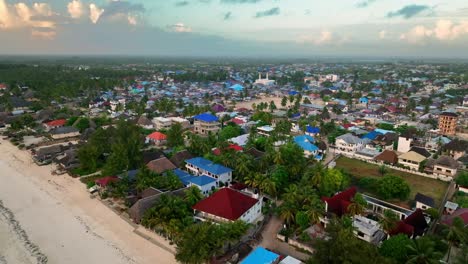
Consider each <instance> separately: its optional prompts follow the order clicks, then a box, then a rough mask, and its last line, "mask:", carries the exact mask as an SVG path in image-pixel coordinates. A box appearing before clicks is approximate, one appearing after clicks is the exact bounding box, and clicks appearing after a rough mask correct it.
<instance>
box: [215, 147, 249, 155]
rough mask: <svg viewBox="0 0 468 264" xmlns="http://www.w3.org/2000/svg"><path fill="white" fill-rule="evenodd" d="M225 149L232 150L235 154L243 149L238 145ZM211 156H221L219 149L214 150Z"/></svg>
mask: <svg viewBox="0 0 468 264" xmlns="http://www.w3.org/2000/svg"><path fill="white" fill-rule="evenodd" d="M227 149H232V150H234V151H235V152H238V151H243V150H244V148H242V147H241V146H239V145H236V144H230V145H229V146H228V147H227ZM213 154H215V155H216V156H219V155H221V149H219V148H216V149H214V150H213Z"/></svg>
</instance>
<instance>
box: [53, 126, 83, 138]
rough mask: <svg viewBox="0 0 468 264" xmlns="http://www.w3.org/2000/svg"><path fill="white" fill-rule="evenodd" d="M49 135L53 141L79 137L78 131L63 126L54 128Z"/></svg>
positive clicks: (74, 128)
mask: <svg viewBox="0 0 468 264" xmlns="http://www.w3.org/2000/svg"><path fill="white" fill-rule="evenodd" d="M49 133H50V135H51V136H52V138H53V139H62V138H71V137H78V136H79V135H80V130H78V128H76V127H71V126H65V127H57V128H54V129H52V130H51V131H50V132H49Z"/></svg>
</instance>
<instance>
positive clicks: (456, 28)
mask: <svg viewBox="0 0 468 264" xmlns="http://www.w3.org/2000/svg"><path fill="white" fill-rule="evenodd" d="M434 34H435V36H436V38H437V39H439V40H454V39H457V38H459V37H461V36H463V35H465V34H468V21H462V22H460V23H458V24H455V23H454V22H452V21H450V20H439V21H437V23H436V26H435V28H434Z"/></svg>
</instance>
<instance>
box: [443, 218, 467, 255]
mask: <svg viewBox="0 0 468 264" xmlns="http://www.w3.org/2000/svg"><path fill="white" fill-rule="evenodd" d="M445 239H446V240H447V241H448V244H449V248H448V253H447V262H449V260H450V254H451V250H452V247H453V246H454V245H456V244H457V243H465V242H468V230H467V229H466V228H465V223H464V222H463V219H461V218H460V217H456V218H455V219H453V222H452V225H451V226H449V227H448V230H447V234H446V236H445Z"/></svg>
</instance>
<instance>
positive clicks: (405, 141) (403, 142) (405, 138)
mask: <svg viewBox="0 0 468 264" xmlns="http://www.w3.org/2000/svg"><path fill="white" fill-rule="evenodd" d="M413 141H414V138H413V136H411V135H401V136H400V137H398V149H397V150H398V152H401V153H405V152H408V151H409V150H410V149H411V145H412V144H413Z"/></svg>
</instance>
